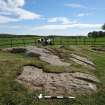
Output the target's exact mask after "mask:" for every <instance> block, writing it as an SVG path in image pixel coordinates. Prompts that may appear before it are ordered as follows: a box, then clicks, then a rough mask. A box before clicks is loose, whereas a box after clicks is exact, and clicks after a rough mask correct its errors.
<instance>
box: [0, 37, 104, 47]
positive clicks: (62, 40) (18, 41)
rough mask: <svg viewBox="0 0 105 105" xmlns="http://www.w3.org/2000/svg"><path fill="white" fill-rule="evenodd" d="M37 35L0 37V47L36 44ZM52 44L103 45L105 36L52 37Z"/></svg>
mask: <svg viewBox="0 0 105 105" xmlns="http://www.w3.org/2000/svg"><path fill="white" fill-rule="evenodd" d="M37 39H39V37H24V38H23V37H22V38H0V48H5V47H16V46H25V45H33V44H36V42H37ZM53 44H54V45H105V37H102V38H88V37H54V39H53Z"/></svg>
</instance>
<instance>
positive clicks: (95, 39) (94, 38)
mask: <svg viewBox="0 0 105 105" xmlns="http://www.w3.org/2000/svg"><path fill="white" fill-rule="evenodd" d="M95 44H96V37H95V38H94V45H95Z"/></svg>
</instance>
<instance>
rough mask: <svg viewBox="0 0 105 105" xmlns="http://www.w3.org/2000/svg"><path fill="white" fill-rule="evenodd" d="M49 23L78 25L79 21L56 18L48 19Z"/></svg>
mask: <svg viewBox="0 0 105 105" xmlns="http://www.w3.org/2000/svg"><path fill="white" fill-rule="evenodd" d="M48 22H49V23H61V24H71V23H77V21H71V20H70V19H68V18H67V17H54V18H49V19H48Z"/></svg>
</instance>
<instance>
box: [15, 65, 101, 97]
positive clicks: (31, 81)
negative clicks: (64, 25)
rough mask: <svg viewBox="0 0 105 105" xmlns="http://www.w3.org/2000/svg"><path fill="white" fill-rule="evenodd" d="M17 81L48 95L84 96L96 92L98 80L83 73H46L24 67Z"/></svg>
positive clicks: (30, 67) (31, 67) (34, 68)
mask: <svg viewBox="0 0 105 105" xmlns="http://www.w3.org/2000/svg"><path fill="white" fill-rule="evenodd" d="M23 69H24V70H23V72H22V74H21V75H19V76H18V77H17V80H18V81H19V82H20V83H23V84H24V85H26V86H27V85H29V86H30V87H32V89H34V90H44V91H45V92H48V94H50V95H65V94H66V95H67V94H69V95H72V94H85V93H92V92H96V91H97V85H96V84H97V83H99V80H98V79H97V78H96V77H95V76H91V75H90V74H84V73H79V72H76V73H46V72H43V70H42V69H39V68H36V67H34V66H24V68H23Z"/></svg>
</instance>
